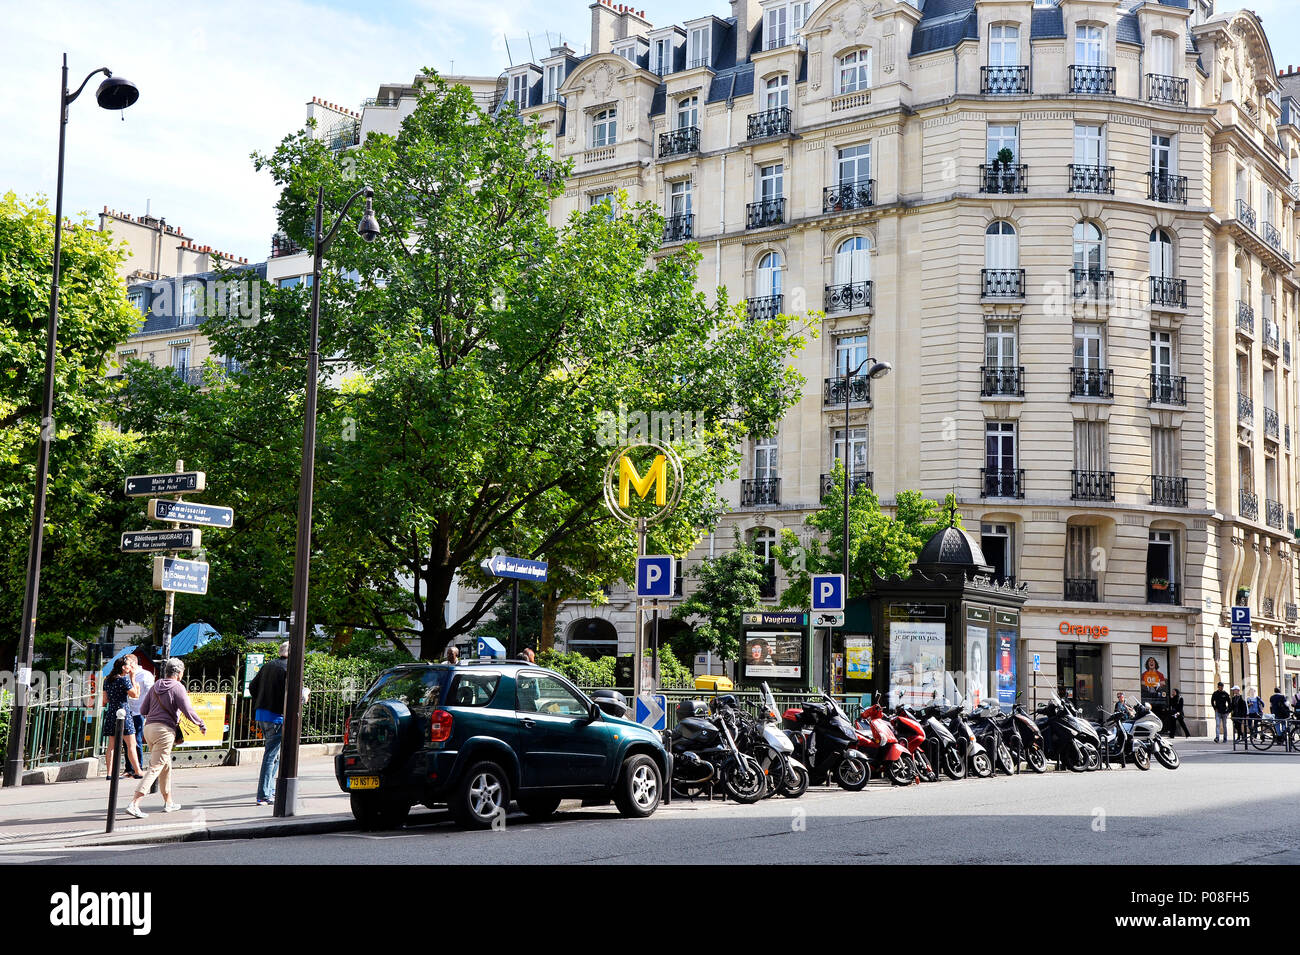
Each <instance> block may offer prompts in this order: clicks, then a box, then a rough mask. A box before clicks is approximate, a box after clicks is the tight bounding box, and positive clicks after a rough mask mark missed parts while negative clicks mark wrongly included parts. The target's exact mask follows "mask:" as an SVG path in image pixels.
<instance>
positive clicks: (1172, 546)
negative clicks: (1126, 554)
mask: <svg viewBox="0 0 1300 955" xmlns="http://www.w3.org/2000/svg"><path fill="white" fill-rule="evenodd" d="M1177 556H1178V534H1177V531H1161V530H1153V531H1148V532H1147V580H1148V581H1155V580H1164V581H1167V583H1168V584H1175V583H1177V582H1178V561H1177ZM1161 592H1162V591H1155V592H1153V594H1152V596H1154V594H1155V593H1161ZM1163 592H1165V593H1167V590H1165V591H1163Z"/></svg>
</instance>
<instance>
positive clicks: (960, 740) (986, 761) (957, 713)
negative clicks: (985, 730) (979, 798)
mask: <svg viewBox="0 0 1300 955" xmlns="http://www.w3.org/2000/svg"><path fill="white" fill-rule="evenodd" d="M940 703H941V705H943V704H946V703H947V700H941V701H940ZM942 718H943V719H945V720H947V722H948V728H949V729H950V730H952V735H953V736H955V737H956V738H957V746H958V749H959V750H960V752H961V755H962V758H963V761H964V762H965V764H966V765H967V766H969V767H970V771H971V772H972V773H974V774H975V775H976V776H978V777H979V778H980V779H988V778H989V777H990V776H992V775H993V760H992V759H991V758H990V757H989V752H988V750H986V749H985V748H984V746H983V744H981V743H980V741H979V740H978V739H976V737H975V731H974V730H972V729H971V727H970V724H969V723H968V722H967V721H966V713H965V710H964V709H963V708H962V705H961V702H960V697H958V704H957V705H956V706H948V707H946V708H945V709H943V714H942Z"/></svg>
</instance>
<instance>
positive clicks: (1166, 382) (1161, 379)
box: [1151, 374, 1187, 407]
mask: <svg viewBox="0 0 1300 955" xmlns="http://www.w3.org/2000/svg"><path fill="white" fill-rule="evenodd" d="M1151 403H1152V404H1153V405H1181V406H1183V407H1186V406H1187V377H1186V376H1185V375H1165V374H1152V375H1151Z"/></svg>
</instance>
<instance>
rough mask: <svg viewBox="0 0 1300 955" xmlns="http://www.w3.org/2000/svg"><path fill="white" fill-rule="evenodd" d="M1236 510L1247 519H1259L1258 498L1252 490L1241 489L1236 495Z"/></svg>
mask: <svg viewBox="0 0 1300 955" xmlns="http://www.w3.org/2000/svg"><path fill="white" fill-rule="evenodd" d="M1237 511H1238V513H1240V514H1241V516H1242V517H1244V518H1245V519H1246V520H1248V521H1257V520H1259V498H1258V497H1256V496H1255V494H1254V492H1253V491H1242V492H1241V493H1240V494H1239V495H1238V502H1237Z"/></svg>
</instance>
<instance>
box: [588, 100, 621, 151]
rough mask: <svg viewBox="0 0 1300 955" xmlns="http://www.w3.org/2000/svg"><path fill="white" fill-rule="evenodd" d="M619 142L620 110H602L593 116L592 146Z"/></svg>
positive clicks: (610, 144) (598, 146)
mask: <svg viewBox="0 0 1300 955" xmlns="http://www.w3.org/2000/svg"><path fill="white" fill-rule="evenodd" d="M616 142H618V110H617V109H606V110H601V111H600V112H599V113H597V114H596V115H595V116H593V117H592V118H591V148H592V149H599V148H600V147H601V146H613V145H614V143H616Z"/></svg>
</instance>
